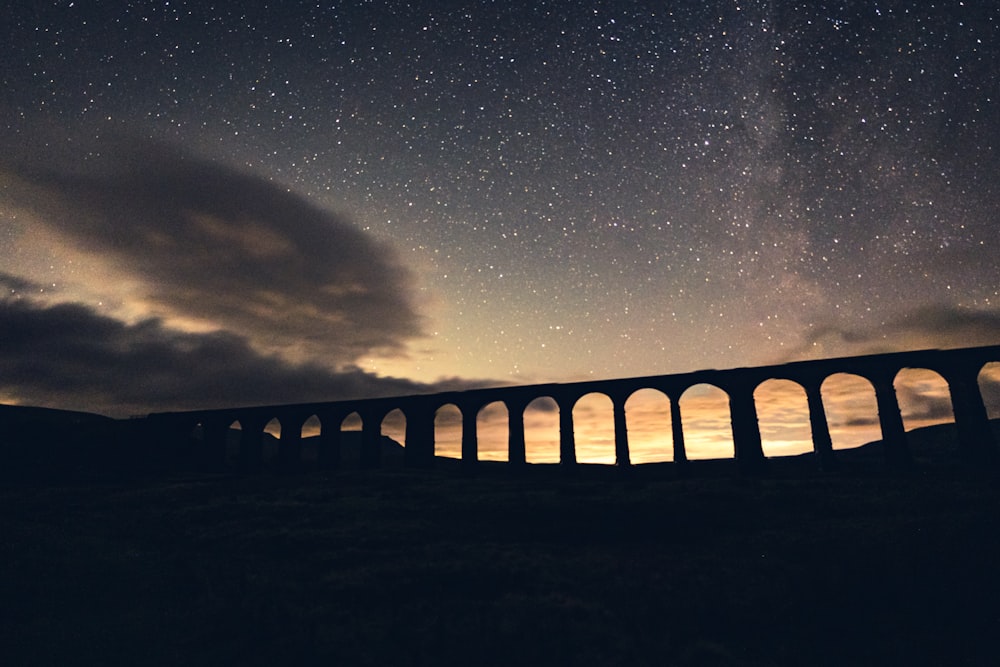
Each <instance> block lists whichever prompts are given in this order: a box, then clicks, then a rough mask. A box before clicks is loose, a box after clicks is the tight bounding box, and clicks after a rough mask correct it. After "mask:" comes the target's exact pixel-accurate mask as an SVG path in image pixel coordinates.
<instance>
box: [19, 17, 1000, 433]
mask: <svg viewBox="0 0 1000 667" xmlns="http://www.w3.org/2000/svg"><path fill="white" fill-rule="evenodd" d="M4 17H5V18H4V22H3V23H4V28H3V33H4V34H3V40H2V46H0V53H2V58H0V82H2V86H3V91H4V92H3V95H2V96H0V119H2V120H0V123H3V126H4V127H3V132H2V133H0V287H2V290H3V297H2V298H3V301H2V302H0V303H2V313H0V341H2V345H0V347H2V349H0V368H2V369H3V373H2V376H0V401H2V402H23V403H31V404H41V405H51V406H53V407H64V408H75V409H90V410H95V411H99V412H104V413H105V414H112V415H123V414H132V413H139V414H141V413H145V412H149V411H151V410H161V409H175V408H188V407H190V408H193V407H202V406H205V405H219V404H237V405H239V404H253V403H281V402H297V401H302V400H327V399H337V398H346V397H357V396H375V395H391V394H404V393H413V392H418V391H431V390H436V389H451V388H463V387H471V386H483V385H498V384H505V383H515V384H527V383H536V382H550V381H572V380H579V379H601V378H610V377H627V376H634V375H651V374H661V373H673V372H683V371H690V370H697V369H701V368H728V367H735V366H750V365H759V364H772V363H781V362H785V361H790V360H795V359H808V358H819V357H830V356H841V355H850V354H859V353H870V352H881V351H892V350H905V349H918V348H925V347H960V346H970V345H984V344H996V343H1000V262H998V261H997V257H998V250H1000V234H998V233H997V225H998V214H1000V186H998V185H997V181H996V174H997V173H1000V106H998V101H1000V77H997V76H996V72H998V71H1000V8H998V7H997V6H996V5H995V4H993V3H989V2H940V3H918V5H917V6H913V3H895V2H864V3H860V2H859V3H854V2H837V3H818V2H817V3H812V2H810V3H792V2H789V3H772V2H752V1H747V2H742V1H741V2H720V3H694V2H676V3H659V2H629V1H617V2H546V1H544V0H539V1H536V2H530V3H528V2H519V1H516V0H511V1H505V2H485V1H480V2H462V3H456V2H442V1H440V0H439V1H435V2H416V1H414V2H360V1H359V2H348V3H337V2H325V3H324V2H320V3H317V2H294V1H293V2H282V3H272V4H270V5H268V4H267V3H258V2H250V3H212V2H202V1H200V0H199V1H198V2H186V1H184V0H172V1H170V2H141V1H133V2H117V1H106V2H88V1H75V2H68V1H62V2H14V3H12V4H8V5H7V8H6V9H5V10H4Z"/></svg>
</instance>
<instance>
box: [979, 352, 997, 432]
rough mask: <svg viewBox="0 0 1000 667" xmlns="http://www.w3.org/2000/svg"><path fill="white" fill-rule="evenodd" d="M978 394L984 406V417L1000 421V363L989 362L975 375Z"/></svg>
mask: <svg viewBox="0 0 1000 667" xmlns="http://www.w3.org/2000/svg"><path fill="white" fill-rule="evenodd" d="M977 380H978V382H979V393H980V394H981V395H982V397H983V405H984V406H986V416H987V417H988V418H990V419H1000V361H991V362H989V363H987V364H985V365H983V367H982V368H981V369H979V374H978V375H977Z"/></svg>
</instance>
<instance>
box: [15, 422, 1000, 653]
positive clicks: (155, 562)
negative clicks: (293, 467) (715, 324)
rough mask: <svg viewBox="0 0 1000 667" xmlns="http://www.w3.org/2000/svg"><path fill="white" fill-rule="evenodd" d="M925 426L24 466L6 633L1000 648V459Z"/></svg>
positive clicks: (94, 642) (133, 640) (491, 643)
mask: <svg viewBox="0 0 1000 667" xmlns="http://www.w3.org/2000/svg"><path fill="white" fill-rule="evenodd" d="M916 445H919V446H916ZM916 445H915V447H916V448H917V449H918V450H919V452H918V453H920V454H921V457H920V458H921V461H924V464H923V465H922V466H918V468H917V469H916V470H914V471H913V472H910V473H907V474H898V475H889V474H885V473H882V472H879V471H878V466H870V467H863V466H862V467H860V468H859V469H852V470H850V471H848V472H841V473H837V474H828V475H820V474H818V473H816V472H814V471H813V468H812V467H811V466H809V465H807V464H808V462H806V461H803V462H802V463H803V469H802V474H801V476H799V477H796V476H794V475H791V474H788V473H790V472H792V471H789V470H783V471H780V472H781V474H779V475H777V476H774V477H770V478H767V477H765V478H739V477H736V476H734V475H731V474H729V472H727V471H728V468H727V469H726V470H725V471H721V472H719V471H717V472H715V473H714V474H710V475H707V476H706V477H704V478H700V479H673V478H671V477H670V476H669V475H668V474H666V473H662V472H658V471H657V470H656V469H655V468H647V469H643V470H642V471H639V474H637V475H633V476H632V477H631V478H628V479H626V478H624V477H622V476H620V475H617V474H614V473H615V471H613V470H595V469H592V468H587V469H585V470H583V471H581V474H578V475H576V476H575V477H567V476H564V475H560V474H558V473H557V471H553V473H554V474H545V473H544V472H543V471H540V470H538V469H537V468H534V469H533V470H532V471H531V474H528V475H525V476H523V477H520V478H511V477H509V476H505V475H499V474H496V473H494V472H492V471H486V472H484V473H483V474H481V475H480V476H478V477H463V476H461V475H459V474H457V473H456V472H455V471H449V470H444V469H439V470H435V471H427V472H408V471H402V470H384V471H377V472H341V473H310V474H307V475H305V476H286V477H280V476H274V475H259V476H255V477H236V476H187V477H173V478H169V479H165V478H158V479H148V480H146V481H130V482H115V481H106V482H101V483H98V482H80V481H78V482H62V483H58V484H56V483H41V482H35V483H31V484H26V483H25V484H18V483H13V482H7V483H5V484H3V485H2V486H0V530H2V533H0V534H2V541H0V656H3V658H2V660H3V664H8V665H79V664H101V665H104V664H144V665H177V664H187V665H220V664H239V665H275V664H280V665H311V664H317V665H318V664H323V665H449V664H455V665H459V664H460V665H505V666H507V665H517V664H546V665H547V664H567V665H570V664H572V665H669V664H676V665H727V664H732V665H806V664H812V665H845V664H854V665H858V664H863V665H883V664H907V665H931V664H933V665H941V664H949V665H958V664H967V665H994V664H996V661H997V655H998V646H997V638H998V637H1000V605H998V600H1000V519H998V517H1000V514H998V511H1000V489H998V485H997V482H998V477H997V475H996V474H994V472H993V471H991V470H984V469H975V468H969V467H963V466H958V465H951V464H948V463H947V462H942V461H940V460H938V459H940V457H937V459H936V458H935V456H934V454H935V452H937V449H935V445H934V443H933V442H927V441H926V437H925V439H924V440H923V441H917V443H916ZM859 456H862V457H863V456H864V454H860V455H859ZM927 461H929V462H927ZM791 465H794V464H791Z"/></svg>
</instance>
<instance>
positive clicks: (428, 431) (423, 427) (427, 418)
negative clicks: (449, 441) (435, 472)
mask: <svg viewBox="0 0 1000 667" xmlns="http://www.w3.org/2000/svg"><path fill="white" fill-rule="evenodd" d="M412 412H413V414H408V415H407V416H406V449H405V450H404V451H403V463H404V464H405V465H406V467H407V468H430V467H432V466H433V465H434V412H433V411H430V410H428V409H426V408H425V407H424V406H420V408H418V409H416V410H414V411H412Z"/></svg>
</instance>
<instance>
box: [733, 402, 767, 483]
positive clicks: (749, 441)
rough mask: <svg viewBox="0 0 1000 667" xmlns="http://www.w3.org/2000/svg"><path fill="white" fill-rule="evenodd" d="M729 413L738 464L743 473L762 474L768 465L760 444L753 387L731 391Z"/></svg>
mask: <svg viewBox="0 0 1000 667" xmlns="http://www.w3.org/2000/svg"><path fill="white" fill-rule="evenodd" d="M729 412H730V418H731V419H732V427H733V446H734V449H735V450H736V451H735V454H736V464H737V465H738V466H739V469H740V471H741V472H744V473H757V472H760V471H761V470H762V469H763V468H764V465H765V463H766V459H765V458H764V450H763V449H762V447H761V442H760V423H759V421H758V419H757V405H756V403H754V400H753V386H752V385H744V386H739V387H737V388H734V389H730V393H729Z"/></svg>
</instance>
